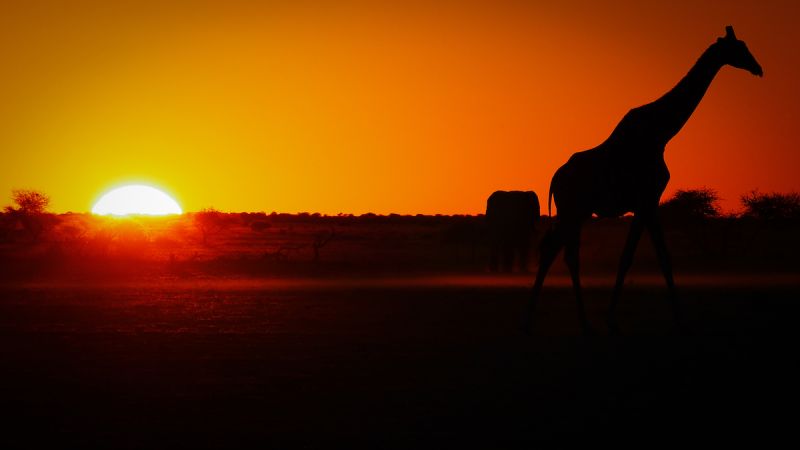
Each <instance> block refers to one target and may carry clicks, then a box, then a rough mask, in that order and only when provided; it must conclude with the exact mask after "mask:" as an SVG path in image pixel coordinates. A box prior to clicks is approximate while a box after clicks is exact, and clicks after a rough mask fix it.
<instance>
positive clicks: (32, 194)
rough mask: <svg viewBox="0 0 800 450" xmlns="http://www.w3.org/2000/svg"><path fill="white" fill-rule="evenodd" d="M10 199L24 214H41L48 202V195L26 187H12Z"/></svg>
mask: <svg viewBox="0 0 800 450" xmlns="http://www.w3.org/2000/svg"><path fill="white" fill-rule="evenodd" d="M11 199H12V200H13V201H14V203H16V204H17V206H18V207H19V208H18V209H17V210H18V211H20V212H23V213H25V214H43V213H44V212H45V210H46V209H47V206H48V205H49V204H50V197H48V196H47V195H46V194H44V193H42V192H39V191H33V190H28V189H14V190H13V191H11ZM8 208H9V207H7V209H8Z"/></svg>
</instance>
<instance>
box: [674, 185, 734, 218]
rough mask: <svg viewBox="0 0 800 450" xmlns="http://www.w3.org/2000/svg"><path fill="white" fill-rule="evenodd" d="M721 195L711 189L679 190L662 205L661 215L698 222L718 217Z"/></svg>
mask: <svg viewBox="0 0 800 450" xmlns="http://www.w3.org/2000/svg"><path fill="white" fill-rule="evenodd" d="M718 203H719V195H718V194H717V191H715V190H714V189H710V188H701V189H685V190H684V189H679V190H677V191H676V192H675V195H673V196H672V197H671V198H670V199H669V200H667V201H665V202H663V203H662V204H661V205H660V210H661V215H662V216H664V217H665V218H668V219H672V220H687V219H688V220H697V219H706V218H709V217H718V216H719V215H720V209H719V204H718Z"/></svg>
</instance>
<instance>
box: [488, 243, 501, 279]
mask: <svg viewBox="0 0 800 450" xmlns="http://www.w3.org/2000/svg"><path fill="white" fill-rule="evenodd" d="M490 245H491V246H490V249H489V271H490V272H497V271H498V270H499V265H500V264H499V260H500V243H499V242H498V241H497V239H492V242H491V244H490Z"/></svg>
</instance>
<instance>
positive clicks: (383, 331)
mask: <svg viewBox="0 0 800 450" xmlns="http://www.w3.org/2000/svg"><path fill="white" fill-rule="evenodd" d="M528 278H530V277H528ZM528 278H524V279H519V278H517V279H514V280H513V281H512V282H510V283H505V284H498V283H495V284H493V283H492V282H487V283H485V284H484V285H469V286H466V285H459V284H458V283H441V284H437V283H415V282H414V281H409V283H408V285H407V286H403V283H394V284H391V285H387V286H383V287H382V286H380V285H379V284H372V285H365V286H362V287H359V285H358V283H350V284H342V285H341V286H338V287H337V286H336V285H335V284H329V285H322V286H317V287H302V286H303V284H302V283H300V284H298V285H294V286H290V285H287V286H283V287H282V286H281V285H280V284H276V285H273V286H259V285H247V284H243V285H242V286H240V287H237V286H236V283H224V284H222V285H220V287H215V285H214V282H213V281H212V282H204V283H194V282H193V281H191V280H188V281H182V282H180V283H178V284H175V283H171V282H165V281H152V282H149V283H139V284H137V285H136V286H137V287H134V288H132V287H131V286H125V285H114V284H113V283H112V284H109V285H105V286H95V287H77V286H36V285H13V284H6V285H5V287H0V298H2V301H0V360H1V361H2V364H1V365H0V398H2V399H3V402H2V405H3V406H2V410H3V416H4V419H3V421H2V422H1V426H2V428H3V429H2V433H0V447H1V448H8V449H11V448H25V447H44V448H68V447H80V448H86V447H103V448H231V447H260V448H270V447H271V448H318V447H323V448H329V447H333V446H334V444H339V445H344V446H347V447H350V448H352V447H368V448H387V447H388V448H507V447H520V448H530V447H531V444H534V443H537V442H540V441H554V440H555V441H559V442H561V443H563V440H564V439H569V440H571V439H574V438H587V439H591V440H596V442H597V443H598V444H599V443H601V442H603V443H614V442H619V441H633V442H634V443H637V444H642V445H647V446H649V445H652V444H656V443H659V442H663V441H671V440H675V441H678V442H681V443H686V442H692V443H698V442H701V441H699V439H703V440H710V441H713V442H717V443H718V441H719V440H720V439H722V440H726V441H728V440H729V441H738V442H740V443H741V442H742V441H743V439H745V438H754V439H756V440H757V441H758V442H759V443H760V444H761V445H763V444H765V441H766V440H771V439H777V438H779V437H782V438H789V439H790V440H789V441H788V442H793V441H796V440H797V436H796V430H797V419H798V414H797V412H796V411H797V408H798V404H800V403H798V401H799V400H800V395H799V394H800V389H798V375H800V369H798V368H797V366H798V364H797V363H798V360H800V357H799V356H798V355H799V353H798V352H799V350H798V348H800V347H798V345H797V344H798V343H800V339H798V333H797V327H796V326H795V323H796V321H797V317H798V313H800V297H798V294H800V283H798V282H797V280H796V279H793V278H791V277H789V278H786V279H785V280H783V282H781V283H774V282H772V281H770V282H757V281H755V282H750V281H748V282H742V280H738V282H737V284H736V285H734V286H730V287H725V286H726V284H727V283H726V282H725V281H724V280H722V281H720V282H718V283H716V284H715V283H710V284H709V283H706V284H695V285H691V284H689V285H687V284H686V283H683V284H681V279H680V277H679V279H678V283H679V286H680V287H681V291H680V294H681V298H682V299H683V302H684V304H685V307H686V311H687V316H688V320H687V321H688V324H689V328H690V330H691V333H690V334H676V333H675V332H674V330H673V329H672V324H671V316H670V313H669V308H668V305H667V304H666V296H665V290H664V288H663V287H662V286H661V285H660V284H652V285H651V284H650V283H637V282H636V280H635V279H633V280H632V282H631V283H630V285H629V286H628V287H627V288H626V291H625V295H624V297H623V301H622V304H621V306H620V311H619V312H620V324H621V328H622V335H620V336H616V337H610V336H608V335H607V331H606V329H605V327H604V325H603V320H602V318H603V312H604V311H605V307H606V305H607V303H608V299H609V296H610V292H609V288H608V285H610V281H609V282H608V283H601V284H600V287H593V288H592V287H590V289H589V290H588V291H587V305H588V308H589V312H590V315H591V320H592V323H593V325H594V326H595V328H596V329H597V331H598V335H597V336H594V337H589V338H584V337H582V336H581V335H580V331H579V328H578V322H577V318H576V310H575V303H574V300H573V298H572V296H571V293H570V291H569V290H568V289H567V288H565V287H562V286H561V285H560V284H558V283H556V285H555V286H554V285H552V284H550V283H548V286H546V288H545V292H544V298H543V301H542V304H541V307H540V310H539V312H540V314H539V315H538V316H537V320H536V330H535V332H534V335H533V336H525V335H523V334H522V333H520V331H519V328H518V325H519V320H520V317H521V312H522V309H523V303H524V300H525V298H526V295H527V293H528V289H527V288H526V287H525V285H526V283H529V282H530V281H531V280H529V279H528ZM729 281H736V280H735V279H731V280H729ZM773 281H774V280H773ZM590 286H591V285H590Z"/></svg>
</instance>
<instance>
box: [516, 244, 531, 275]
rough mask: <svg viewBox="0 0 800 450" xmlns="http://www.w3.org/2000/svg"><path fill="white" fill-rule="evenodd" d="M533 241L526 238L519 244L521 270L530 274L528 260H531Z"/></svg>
mask: <svg viewBox="0 0 800 450" xmlns="http://www.w3.org/2000/svg"><path fill="white" fill-rule="evenodd" d="M530 248H531V240H530V237H528V236H525V237H523V238H522V240H520V242H519V270H520V272H522V273H528V260H529V259H530Z"/></svg>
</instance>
